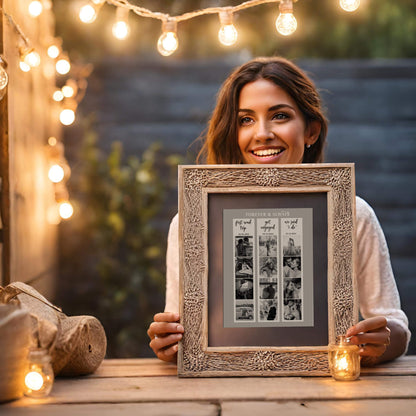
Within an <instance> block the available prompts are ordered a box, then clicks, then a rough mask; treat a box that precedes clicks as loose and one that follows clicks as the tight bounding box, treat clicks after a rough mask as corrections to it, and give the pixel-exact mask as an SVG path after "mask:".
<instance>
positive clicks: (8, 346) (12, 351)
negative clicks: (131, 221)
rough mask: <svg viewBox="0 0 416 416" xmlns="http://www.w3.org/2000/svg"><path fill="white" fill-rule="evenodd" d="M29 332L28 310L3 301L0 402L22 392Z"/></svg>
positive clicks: (20, 394) (0, 332) (0, 333)
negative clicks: (4, 303)
mask: <svg viewBox="0 0 416 416" xmlns="http://www.w3.org/2000/svg"><path fill="white" fill-rule="evenodd" d="M30 332H31V327H30V316H29V313H28V312H27V311H24V310H23V309H21V308H20V307H19V306H17V305H13V304H11V305H3V304H0V402H4V401H7V400H13V399H17V398H19V397H21V396H22V395H23V383H24V376H25V369H26V365H27V362H26V358H27V352H28V350H29V345H30Z"/></svg>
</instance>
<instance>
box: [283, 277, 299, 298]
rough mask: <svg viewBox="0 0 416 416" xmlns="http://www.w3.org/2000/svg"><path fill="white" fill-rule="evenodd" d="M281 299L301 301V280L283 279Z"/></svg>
mask: <svg viewBox="0 0 416 416" xmlns="http://www.w3.org/2000/svg"><path fill="white" fill-rule="evenodd" d="M283 299H284V300H289V299H302V279H300V278H293V279H288V278H285V279H284V282H283Z"/></svg>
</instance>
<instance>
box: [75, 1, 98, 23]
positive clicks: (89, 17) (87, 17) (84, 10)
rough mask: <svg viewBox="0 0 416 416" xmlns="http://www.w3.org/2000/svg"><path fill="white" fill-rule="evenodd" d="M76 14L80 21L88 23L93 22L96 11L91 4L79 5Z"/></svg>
mask: <svg viewBox="0 0 416 416" xmlns="http://www.w3.org/2000/svg"><path fill="white" fill-rule="evenodd" d="M78 16H79V20H81V22H82V23H87V24H89V23H92V22H94V21H95V19H96V18H97V11H96V10H95V7H94V6H93V5H92V4H86V5H85V6H82V7H81V9H80V11H79V15H78Z"/></svg>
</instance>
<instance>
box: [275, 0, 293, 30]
mask: <svg viewBox="0 0 416 416" xmlns="http://www.w3.org/2000/svg"><path fill="white" fill-rule="evenodd" d="M279 11H280V14H279V16H278V17H277V19H276V29H277V31H278V32H279V33H280V34H281V35H284V36H289V35H291V34H292V33H293V32H294V31H295V30H296V28H297V27H298V22H297V21H296V18H295V16H293V2H292V0H281V1H280V3H279Z"/></svg>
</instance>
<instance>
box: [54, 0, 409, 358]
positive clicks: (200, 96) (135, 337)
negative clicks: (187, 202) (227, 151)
mask: <svg viewBox="0 0 416 416" xmlns="http://www.w3.org/2000/svg"><path fill="white" fill-rule="evenodd" d="M85 3H86V1H78V0H71V1H69V0H54V1H53V10H54V12H55V18H56V34H57V35H58V36H60V37H62V39H63V45H64V49H65V50H67V51H68V53H69V56H70V58H71V60H72V61H76V62H80V63H82V64H85V65H86V64H92V67H91V69H92V68H93V69H92V71H90V74H89V76H88V77H87V81H88V87H87V90H86V95H85V97H84V99H83V101H82V102H81V103H80V105H79V107H78V110H77V119H76V121H75V123H74V124H73V125H72V126H70V127H67V128H65V131H64V134H65V137H64V142H65V155H66V158H67V159H68V162H69V164H70V166H71V171H72V174H71V178H70V180H69V182H68V188H69V193H70V195H71V198H72V200H73V205H74V209H75V211H74V215H73V217H72V218H71V219H70V220H69V221H67V222H63V223H61V225H60V229H59V233H60V235H59V242H60V244H59V251H60V256H59V259H60V260H59V268H58V270H59V277H58V280H57V304H59V305H60V306H61V307H62V308H63V310H64V311H65V312H66V313H67V314H69V315H77V314H91V315H94V316H96V317H98V318H99V319H100V320H101V322H102V323H103V325H104V327H105V329H106V332H107V336H108V341H109V344H108V353H107V356H108V357H138V356H140V357H145V356H152V352H151V350H150V348H149V347H148V345H147V343H148V340H147V335H146V330H147V327H148V325H149V323H150V322H151V321H152V317H153V314H154V313H156V312H159V311H162V310H163V308H164V285H165V283H164V273H165V250H166V243H165V242H166V236H167V231H168V227H169V222H170V219H171V218H172V217H173V216H174V214H175V213H176V211H177V189H176V175H177V173H176V172H177V165H178V163H194V158H195V155H196V153H197V151H198V148H199V143H198V140H197V138H198V136H199V135H200V134H201V132H202V131H203V130H204V128H205V125H206V122H207V120H208V119H209V116H210V113H211V111H212V110H213V108H214V105H215V95H216V92H217V91H218V88H219V87H220V85H221V83H222V82H223V80H224V79H225V78H226V76H227V75H228V73H229V72H230V70H231V69H232V68H233V67H235V66H236V65H239V64H241V63H243V62H245V61H247V60H248V59H250V58H252V57H255V56H260V55H265V56H270V55H282V56H284V57H286V58H290V59H293V60H295V62H296V63H297V64H299V65H300V66H301V67H302V68H303V69H305V70H306V71H307V72H308V73H309V75H310V76H311V77H312V79H313V80H314V81H315V82H316V84H317V86H318V88H319V89H320V91H321V94H322V97H323V100H324V103H325V106H326V108H327V115H328V118H329V120H330V129H329V136H328V143H329V144H328V147H327V152H326V161H327V162H354V163H355V164H356V191H357V194H358V195H360V196H362V197H363V198H364V199H366V200H367V201H368V202H369V203H370V205H372V206H373V208H374V210H375V212H376V214H377V216H378V218H379V220H380V222H381V224H382V227H383V230H384V232H385V234H386V238H387V242H388V244H389V247H390V252H391V258H392V265H393V269H394V272H395V276H396V280H397V284H398V287H399V291H400V293H401V299H402V307H403V309H404V310H405V312H406V313H407V314H408V316H409V319H410V327H411V329H412V331H413V333H415V332H416V331H415V330H416V327H415V320H416V306H415V302H414V296H415V293H416V280H415V279H414V276H413V274H414V270H416V252H415V251H416V250H415V247H416V209H415V208H416V191H415V189H416V188H415V185H414V184H415V182H416V169H415V162H414V160H415V156H416V106H415V104H416V102H415V101H416V100H415V97H416V59H415V58H416V41H415V39H416V3H415V2H414V0H399V1H391V0H361V5H360V7H359V9H358V10H357V11H355V12H352V13H348V12H345V11H344V10H342V9H341V8H340V7H339V3H338V1H337V0H312V1H310V0H299V1H298V2H296V3H295V4H294V14H295V16H296V19H297V22H298V27H297V30H296V32H295V33H294V34H292V35H291V36H282V35H280V34H278V33H277V32H276V29H275V24H274V22H275V20H276V17H277V15H278V4H277V3H269V4H263V5H260V6H256V7H252V8H249V9H246V10H243V11H241V12H239V13H238V14H236V15H235V16H234V24H235V26H236V27H237V28H238V41H237V42H236V44H235V45H233V46H230V47H226V46H223V45H221V44H220V43H219V42H218V37H217V32H218V28H219V21H218V16H217V15H215V14H214V15H207V16H200V17H197V18H194V19H191V20H189V21H186V22H183V23H180V25H179V26H178V38H179V47H178V50H177V51H176V52H175V53H174V54H173V55H171V56H169V57H162V56H161V55H160V54H159V53H158V52H157V49H156V43H157V39H158V37H159V36H160V32H161V26H160V22H159V21H158V20H154V19H149V18H143V17H139V16H136V15H133V14H132V13H130V16H129V24H130V28H131V32H130V36H129V37H128V38H127V39H125V40H123V41H120V40H117V39H115V38H114V37H113V36H112V34H111V25H112V23H113V21H114V16H115V7H114V6H112V5H108V4H104V5H103V7H102V8H101V9H100V12H99V14H98V16H97V19H96V21H95V22H94V23H92V24H89V25H85V24H83V23H81V22H80V21H79V18H78V10H79V8H80V7H81V6H82V5H83V4H85ZM131 3H132V4H135V5H140V6H142V7H146V8H149V9H151V10H152V11H160V12H164V13H169V14H170V15H179V14H182V13H185V12H189V11H193V10H197V9H201V8H206V7H213V6H227V5H229V6H235V5H237V4H240V3H241V2H240V1H232V0H224V1H214V0H212V1H209V0H172V1H167V0H151V1H150V0H143V1H138V0H136V1H133V0H132V1H131ZM409 352H411V353H413V354H415V353H416V343H415V341H414V340H413V341H412V343H411V346H410V350H409Z"/></svg>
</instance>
